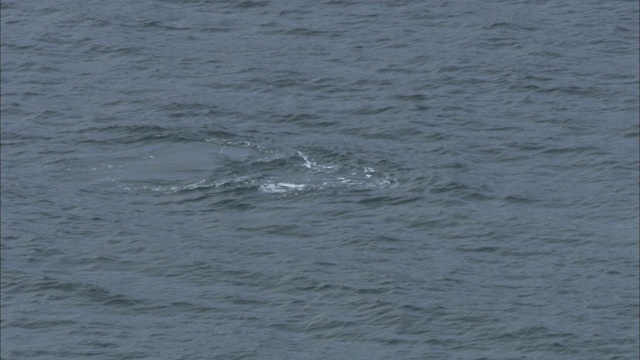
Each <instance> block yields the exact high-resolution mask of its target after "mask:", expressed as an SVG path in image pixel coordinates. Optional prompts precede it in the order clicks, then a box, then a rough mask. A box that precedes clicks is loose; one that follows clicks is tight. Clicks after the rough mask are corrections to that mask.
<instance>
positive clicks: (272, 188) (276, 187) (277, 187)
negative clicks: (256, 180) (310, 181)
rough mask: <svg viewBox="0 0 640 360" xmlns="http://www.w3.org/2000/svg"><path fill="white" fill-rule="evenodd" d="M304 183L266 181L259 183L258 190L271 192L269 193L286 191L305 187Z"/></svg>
mask: <svg viewBox="0 0 640 360" xmlns="http://www.w3.org/2000/svg"><path fill="white" fill-rule="evenodd" d="M306 186H307V185H305V184H292V183H266V184H262V185H260V191H263V192H266V193H271V194H281V193H286V192H288V191H299V190H302V189H304V188H305V187H306Z"/></svg>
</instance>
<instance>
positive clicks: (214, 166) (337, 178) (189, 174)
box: [109, 139, 397, 194]
mask: <svg viewBox="0 0 640 360" xmlns="http://www.w3.org/2000/svg"><path fill="white" fill-rule="evenodd" d="M130 154H131V150H130V149H129V150H128V151H127V155H126V156H122V157H119V158H118V157H116V158H115V159H113V160H112V161H110V163H111V164H110V165H109V168H110V169H112V170H111V175H112V180H114V181H115V182H116V183H118V184H119V186H121V187H123V188H126V189H128V190H133V189H142V190H151V191H157V192H164V193H175V192H180V191H190V190H196V189H210V188H233V187H236V188H255V189H257V190H258V191H260V192H263V193H271V194H285V193H292V192H304V191H311V190H320V189H338V190H349V189H352V190H355V189H374V188H381V187H389V186H392V185H394V184H395V183H397V181H396V180H394V179H391V178H390V177H389V176H387V175H385V174H383V173H381V172H378V171H376V170H375V169H374V168H373V167H370V166H362V165H359V164H358V162H357V161H355V160H354V161H352V162H349V163H324V164H323V163H319V162H317V161H315V160H314V159H313V158H312V156H311V155H309V154H308V153H305V152H302V151H300V150H290V151H278V150H275V149H268V148H263V147H260V146H258V145H255V144H253V143H250V142H247V141H243V142H239V141H236V142H231V141H221V140H217V139H213V140H211V139H208V140H205V141H185V142H176V143H170V144H165V143H162V142H157V143H152V144H148V145H145V146H142V147H140V148H139V149H138V154H139V156H135V157H132V156H131V155H130Z"/></svg>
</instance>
